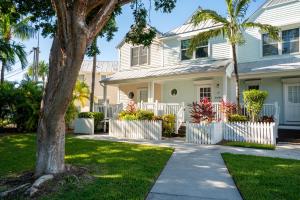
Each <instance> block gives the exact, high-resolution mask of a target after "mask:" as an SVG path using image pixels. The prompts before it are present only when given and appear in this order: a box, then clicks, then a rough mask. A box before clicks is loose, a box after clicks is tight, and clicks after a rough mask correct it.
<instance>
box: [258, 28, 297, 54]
mask: <svg viewBox="0 0 300 200" xmlns="http://www.w3.org/2000/svg"><path fill="white" fill-rule="evenodd" d="M293 29H298V30H299V37H298V41H299V50H298V52H293V53H283V43H284V42H283V40H282V32H284V31H289V30H293ZM265 34H267V33H262V34H261V45H260V48H261V58H268V57H276V56H289V55H297V54H300V27H293V26H292V27H289V28H284V29H282V30H281V31H280V32H279V37H280V38H281V41H277V42H276V43H277V48H278V54H277V55H264V48H263V47H264V41H263V36H264V35H265Z"/></svg>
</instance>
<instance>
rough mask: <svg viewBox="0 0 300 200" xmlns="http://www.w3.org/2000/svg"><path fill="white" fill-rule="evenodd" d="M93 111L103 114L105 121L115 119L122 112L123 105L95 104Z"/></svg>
mask: <svg viewBox="0 0 300 200" xmlns="http://www.w3.org/2000/svg"><path fill="white" fill-rule="evenodd" d="M94 110H95V111H97V112H102V113H104V118H105V119H116V118H117V116H118V114H119V112H121V111H122V110H123V104H107V105H105V104H95V109H94Z"/></svg>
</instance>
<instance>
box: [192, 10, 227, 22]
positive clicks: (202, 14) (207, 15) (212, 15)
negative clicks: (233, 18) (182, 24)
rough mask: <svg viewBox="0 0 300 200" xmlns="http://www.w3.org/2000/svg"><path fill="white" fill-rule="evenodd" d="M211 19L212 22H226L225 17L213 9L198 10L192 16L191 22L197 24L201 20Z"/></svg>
mask: <svg viewBox="0 0 300 200" xmlns="http://www.w3.org/2000/svg"><path fill="white" fill-rule="evenodd" d="M207 21H212V22H213V23H214V24H219V23H221V24H226V23H228V21H227V19H226V18H224V17H222V16H221V15H219V14H218V13H217V12H215V11H213V10H199V11H198V12H196V13H195V14H194V15H193V16H192V22H193V23H194V25H198V24H200V23H201V22H207Z"/></svg>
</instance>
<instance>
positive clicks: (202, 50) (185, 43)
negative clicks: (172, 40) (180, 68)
mask: <svg viewBox="0 0 300 200" xmlns="http://www.w3.org/2000/svg"><path fill="white" fill-rule="evenodd" d="M190 42H191V40H190V39H188V40H181V60H190V59H193V58H194V59H195V58H196V59H197V58H207V57H208V41H206V42H203V43H202V44H200V45H199V46H198V47H197V48H196V50H195V52H193V55H189V54H188V53H187V52H188V49H189V46H190Z"/></svg>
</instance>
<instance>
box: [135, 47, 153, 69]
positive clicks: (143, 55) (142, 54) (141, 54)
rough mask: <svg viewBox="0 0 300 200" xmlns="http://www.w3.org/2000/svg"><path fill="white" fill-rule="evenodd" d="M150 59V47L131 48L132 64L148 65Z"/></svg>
mask: <svg viewBox="0 0 300 200" xmlns="http://www.w3.org/2000/svg"><path fill="white" fill-rule="evenodd" d="M148 60H149V48H148V47H144V46H138V47H132V48H131V66H137V65H146V64H149V63H148Z"/></svg>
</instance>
